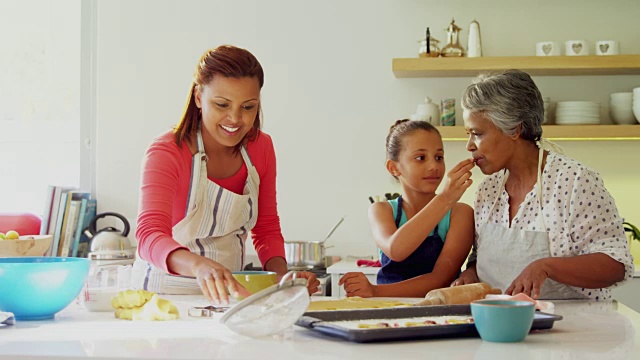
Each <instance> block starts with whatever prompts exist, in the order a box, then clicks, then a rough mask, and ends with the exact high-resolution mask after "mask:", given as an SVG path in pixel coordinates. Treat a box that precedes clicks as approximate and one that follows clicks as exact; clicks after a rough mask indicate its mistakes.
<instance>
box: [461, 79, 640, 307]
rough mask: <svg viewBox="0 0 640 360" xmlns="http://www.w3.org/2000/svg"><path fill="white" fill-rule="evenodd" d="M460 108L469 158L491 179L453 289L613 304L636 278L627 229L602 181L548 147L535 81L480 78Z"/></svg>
mask: <svg viewBox="0 0 640 360" xmlns="http://www.w3.org/2000/svg"><path fill="white" fill-rule="evenodd" d="M462 108H463V110H464V123H465V127H466V129H467V133H468V134H469V140H468V142H467V150H469V151H470V152H471V153H472V155H473V158H474V161H475V162H476V164H477V166H478V167H479V168H480V170H481V171H482V172H483V173H484V174H485V175H489V176H487V177H486V178H485V179H484V180H483V181H482V183H481V184H480V185H479V187H478V190H477V193H476V200H475V203H474V209H475V230H476V235H475V244H474V251H473V253H472V254H471V256H470V258H469V261H468V266H467V269H466V270H465V271H464V272H463V273H462V274H461V275H460V277H459V278H458V279H457V280H456V281H454V283H453V284H452V285H454V286H455V285H462V284H469V283H474V282H478V281H482V282H486V283H489V284H491V285H492V286H494V287H498V288H500V289H502V290H503V291H504V293H506V294H517V293H525V294H527V295H530V296H532V297H533V298H536V299H537V298H540V299H593V300H607V299H610V298H611V292H610V288H611V287H612V286H614V285H615V284H617V283H619V282H621V281H623V280H626V279H629V278H631V277H632V275H633V260H632V258H631V255H630V253H629V248H628V246H627V241H626V237H625V234H624V230H623V227H622V221H623V219H622V218H621V217H620V215H619V214H618V210H617V208H616V205H615V202H614V200H613V198H612V197H611V195H610V194H609V192H608V191H607V189H606V188H605V186H604V183H603V181H602V178H601V177H600V175H599V174H598V173H597V172H595V171H594V170H592V169H590V168H588V167H587V166H586V165H584V164H582V163H580V162H578V161H576V160H574V159H571V158H569V157H566V156H564V155H562V154H561V153H559V152H558V151H557V150H558V147H557V146H554V144H552V143H550V142H548V141H546V140H545V139H543V138H542V125H541V124H542V119H543V114H544V110H543V103H542V97H541V96H540V91H539V90H538V88H537V87H536V84H535V83H534V82H533V80H532V79H531V77H530V76H529V75H528V74H527V73H525V72H522V71H519V70H509V71H506V72H504V73H501V74H497V75H481V76H479V77H478V78H477V79H475V81H474V82H473V84H471V85H470V86H469V87H468V88H467V89H466V91H465V92H464V95H463V97H462Z"/></svg>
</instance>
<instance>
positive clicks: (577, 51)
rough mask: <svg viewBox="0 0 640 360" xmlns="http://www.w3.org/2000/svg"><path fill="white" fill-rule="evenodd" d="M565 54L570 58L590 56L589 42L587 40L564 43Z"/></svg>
mask: <svg viewBox="0 0 640 360" xmlns="http://www.w3.org/2000/svg"><path fill="white" fill-rule="evenodd" d="M564 45H565V46H564V54H565V55H568V56H585V55H589V42H588V41H587V40H568V41H566V42H565V43H564Z"/></svg>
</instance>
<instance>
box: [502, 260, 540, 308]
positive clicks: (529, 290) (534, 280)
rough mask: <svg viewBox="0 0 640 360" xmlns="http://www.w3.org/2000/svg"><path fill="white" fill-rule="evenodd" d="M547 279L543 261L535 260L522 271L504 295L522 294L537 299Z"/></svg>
mask: <svg viewBox="0 0 640 360" xmlns="http://www.w3.org/2000/svg"><path fill="white" fill-rule="evenodd" d="M548 278H549V273H548V271H547V268H546V266H545V265H544V259H539V260H536V261H534V262H532V263H531V264H529V265H528V266H527V267H526V268H524V270H522V272H521V273H520V275H518V277H517V278H515V280H513V282H511V285H509V287H508V288H507V290H506V291H505V292H504V293H505V294H507V295H515V294H519V293H523V294H525V295H528V296H530V297H532V298H534V299H537V298H538V297H539V296H540V288H541V287H542V284H544V282H545V280H547V279H548Z"/></svg>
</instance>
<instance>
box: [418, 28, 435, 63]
mask: <svg viewBox="0 0 640 360" xmlns="http://www.w3.org/2000/svg"><path fill="white" fill-rule="evenodd" d="M418 42H419V43H420V48H419V49H418V56H419V57H438V56H440V48H439V47H438V43H440V40H438V39H436V38H434V37H433V36H431V33H430V31H429V28H427V34H426V37H425V38H424V40H418Z"/></svg>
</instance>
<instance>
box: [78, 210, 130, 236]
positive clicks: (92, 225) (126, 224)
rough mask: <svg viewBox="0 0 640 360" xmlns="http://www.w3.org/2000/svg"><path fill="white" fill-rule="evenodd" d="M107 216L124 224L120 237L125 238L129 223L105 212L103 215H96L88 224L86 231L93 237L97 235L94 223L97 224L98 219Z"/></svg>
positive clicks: (120, 217) (117, 215) (118, 216)
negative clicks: (113, 217)
mask: <svg viewBox="0 0 640 360" xmlns="http://www.w3.org/2000/svg"><path fill="white" fill-rule="evenodd" d="M107 216H115V217H117V218H118V219H120V221H122V223H123V224H124V230H122V236H124V237H127V235H129V222H128V221H127V218H125V217H124V216H122V215H120V214H118V213H114V212H105V213H102V214H98V215H96V216H95V217H94V218H93V219H91V223H89V229H88V230H89V232H90V233H91V234H93V235H94V236H95V235H96V234H97V233H98V231H97V230H96V223H97V222H98V220H99V219H102V218H103V217H107Z"/></svg>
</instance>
